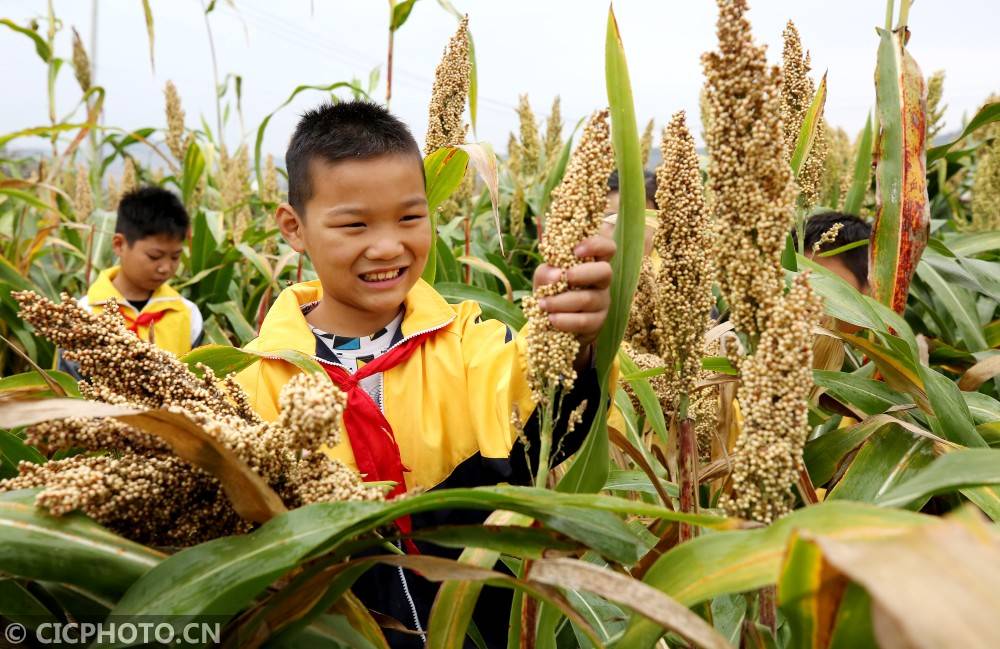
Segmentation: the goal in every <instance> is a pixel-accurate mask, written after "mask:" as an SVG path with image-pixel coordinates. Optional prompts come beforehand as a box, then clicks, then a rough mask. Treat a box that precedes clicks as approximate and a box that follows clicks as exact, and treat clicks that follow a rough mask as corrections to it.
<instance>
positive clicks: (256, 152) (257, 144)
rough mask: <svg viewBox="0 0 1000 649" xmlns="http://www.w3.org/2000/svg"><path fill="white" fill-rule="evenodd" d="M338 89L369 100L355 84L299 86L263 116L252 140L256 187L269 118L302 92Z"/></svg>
mask: <svg viewBox="0 0 1000 649" xmlns="http://www.w3.org/2000/svg"><path fill="white" fill-rule="evenodd" d="M339 88H348V89H350V90H351V91H352V92H356V93H359V94H360V95H361V96H362V97H365V98H369V97H368V93H366V92H365V91H364V90H362V89H361V88H359V87H358V86H356V85H355V84H352V83H348V82H346V81H338V82H336V83H331V84H329V85H325V86H312V85H301V86H296V87H295V90H293V91H292V94H290V95H289V96H288V99H286V100H285V101H284V102H282V103H281V105H280V106H278V107H277V108H275V109H274V110H272V111H271V112H270V113H268V114H267V115H265V116H264V119H262V120H261V122H260V126H258V127H257V137H256V139H255V140H254V144H253V160H254V174H255V175H256V176H257V186H258V187H263V186H264V176H263V174H262V173H261V170H260V167H261V155H260V153H261V147H262V146H263V144H264V131H265V130H266V129H267V125H268V123H269V122H270V121H271V118H272V117H274V116H275V114H277V113H278V111H280V110H281V109H282V108H284V107H285V106H287V105H288V104H290V103H292V101H293V100H294V99H295V98H296V97H297V96H298V94H299V93H300V92H304V91H306V90H318V91H320V92H323V93H331V92H333V91H334V90H337V89H339Z"/></svg>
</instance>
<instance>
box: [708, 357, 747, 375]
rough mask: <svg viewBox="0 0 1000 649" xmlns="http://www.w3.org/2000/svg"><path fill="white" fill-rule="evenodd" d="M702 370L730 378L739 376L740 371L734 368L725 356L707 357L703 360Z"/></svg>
mask: <svg viewBox="0 0 1000 649" xmlns="http://www.w3.org/2000/svg"><path fill="white" fill-rule="evenodd" d="M701 369H703V370H707V371H709V372H717V373H719V374H728V375H729V376H739V370H737V369H736V368H735V367H733V364H732V363H731V362H729V359H728V358H726V357H725V356H705V357H703V358H702V359H701Z"/></svg>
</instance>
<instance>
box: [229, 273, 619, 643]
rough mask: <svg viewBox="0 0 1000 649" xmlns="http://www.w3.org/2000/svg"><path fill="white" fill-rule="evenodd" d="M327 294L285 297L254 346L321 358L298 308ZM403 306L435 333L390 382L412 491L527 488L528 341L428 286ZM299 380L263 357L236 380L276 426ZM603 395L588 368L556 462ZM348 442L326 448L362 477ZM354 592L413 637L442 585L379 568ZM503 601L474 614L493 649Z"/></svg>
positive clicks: (389, 412) (406, 332)
mask: <svg viewBox="0 0 1000 649" xmlns="http://www.w3.org/2000/svg"><path fill="white" fill-rule="evenodd" d="M321 295H322V289H321V287H320V285H319V282H305V283H301V284H296V285H294V286H291V287H289V288H287V289H285V290H284V291H282V292H281V294H280V295H279V296H278V299H277V300H276V301H275V303H274V305H273V306H272V307H271V309H270V311H269V312H268V314H267V316H266V317H265V319H264V322H263V324H262V326H261V329H260V334H259V337H258V338H257V339H255V340H254V341H252V342H251V343H250V344H249V345H247V349H250V350H253V351H255V352H260V353H263V354H264V355H266V354H267V353H268V352H276V351H278V350H284V349H294V350H298V351H300V352H303V353H306V354H310V355H315V354H316V338H315V336H314V335H313V333H312V330H311V329H310V327H309V324H308V323H307V322H306V320H305V316H303V314H302V307H303V305H307V304H310V303H312V302H315V301H316V300H318V299H319V298H320V297H321ZM404 309H405V311H404V315H403V321H402V325H401V329H402V334H403V340H407V339H409V338H411V337H413V336H416V335H418V334H421V333H424V332H427V331H436V332H437V333H435V335H433V336H431V337H430V338H429V339H428V340H427V341H426V342H424V343H423V345H422V346H421V347H420V348H419V349H418V350H417V351H416V352H415V353H414V354H413V355H412V356H411V357H410V358H408V359H407V360H406V361H404V362H403V363H401V364H400V365H398V366H396V367H394V368H392V369H389V370H387V371H386V372H384V373H383V375H382V403H381V407H382V411H383V414H384V415H385V417H386V419H387V420H388V421H389V424H390V425H391V426H392V430H393V433H394V435H395V438H396V442H397V444H398V445H399V450H400V455H401V456H402V460H403V464H405V465H406V466H407V467H409V469H410V472H409V473H407V474H406V476H405V480H406V486H407V489H414V488H419V489H432V488H437V487H440V488H443V487H470V486H483V485H491V484H497V483H499V482H509V483H512V484H530V482H531V475H532V470H533V468H534V467H535V466H537V457H538V455H537V454H538V443H537V436H538V435H537V430H538V426H537V422H536V419H535V417H534V416H533V413H534V408H535V404H534V402H533V401H532V399H531V393H530V390H529V389H528V384H527V378H526V376H527V374H526V372H527V367H526V354H525V349H526V343H525V339H524V335H523V334H519V335H518V334H515V333H514V332H513V331H511V329H510V328H508V327H507V326H506V325H504V324H503V323H501V322H499V321H496V320H484V319H483V318H482V313H481V310H480V307H479V305H478V304H477V303H476V302H472V301H467V302H462V303H460V304H456V305H452V304H449V303H448V302H446V301H445V300H444V298H443V297H441V295H440V294H439V293H438V292H437V291H435V290H434V289H433V288H432V287H431V286H430V285H428V284H427V283H425V282H424V281H423V280H420V281H418V282H417V284H416V285H415V286H414V287H413V288H412V289H411V290H410V293H409V294H408V295H407V297H406V301H405V303H404ZM317 360H320V361H321V362H322V359H317ZM299 371H300V370H298V368H296V367H295V366H294V365H292V364H291V363H288V362H286V361H283V360H280V359H278V358H276V357H275V358H273V359H271V358H266V357H265V358H264V359H263V360H261V361H260V362H258V363H256V364H254V365H252V366H251V367H249V368H247V369H246V370H244V371H243V372H241V373H240V374H239V375H237V377H236V380H237V381H238V382H239V383H240V385H241V386H242V387H243V388H244V390H246V392H247V394H248V395H249V396H250V400H251V403H252V404H253V406H254V408H255V409H256V410H257V412H258V413H259V414H260V415H261V416H262V417H263V418H265V419H269V420H273V419H274V418H276V417H277V414H278V395H279V393H280V392H281V388H282V387H283V386H284V385H285V383H286V382H287V381H288V380H289V379H290V378H291V377H292V376H293V375H294V374H296V373H297V372H299ZM599 394H600V393H599V387H598V381H597V377H596V372H595V371H593V370H592V369H591V370H588V371H587V372H583V373H582V375H581V376H580V377H579V378H578V380H577V382H576V388H575V389H574V390H573V392H572V393H570V394H568V395H566V396H565V397H564V399H563V404H562V408H561V411H562V412H563V413H565V414H566V415H568V413H570V412H572V411H573V410H574V409H575V408H576V407H577V406H578V405H579V404H580V403H582V402H583V401H584V400H587V406H586V411H585V414H584V422H583V423H582V424H580V425H578V426H576V427H575V429H574V431H573V432H572V433H570V434H569V435H565V434H564V431H565V429H566V426H565V421H561V422H558V424H557V427H556V433H555V434H556V436H557V439H558V440H560V441H559V442H558V443H555V444H553V447H554V448H558V449H560V450H559V454H558V456H556V457H553V465H554V464H555V463H556V462H559V461H561V460H562V459H564V458H565V457H566V456H568V455H569V454H572V453H573V452H575V451H576V449H577V448H579V446H580V443H581V442H582V441H583V436H584V435H585V434H586V432H587V430H588V429H589V422H590V420H592V419H593V417H594V415H595V413H596V411H597V406H598V402H599ZM515 409H516V410H517V411H518V412H519V413H520V418H521V421H522V422H524V432H525V438H526V440H527V449H525V445H524V440H523V439H521V438H519V437H518V436H517V434H516V433H515V431H514V428H513V427H512V425H511V413H512V412H514V411H515ZM341 440H342V441H341V443H340V444H338V445H337V446H336V447H334V448H324V449H323V451H324V452H326V453H328V454H329V455H330V456H331V457H334V458H337V459H339V460H341V461H343V462H344V463H345V464H347V465H348V466H351V467H354V468H356V463H355V461H354V454H353V452H352V450H351V447H350V442H349V441H348V439H347V435H346V434H342V435H341ZM529 458H530V459H529ZM529 462H530V466H529ZM484 518H485V514H484V513H482V512H470V511H454V510H445V511H436V512H430V513H427V514H422V515H417V516H414V517H413V525H414V528H415V529H419V528H422V527H430V526H438V525H452V524H475V523H481V522H482V521H483V519H484ZM420 549H421V551H422V552H425V553H427V554H435V555H438V556H450V557H454V556H457V554H458V552H457V551H449V550H444V549H441V548H438V547H436V546H431V545H426V544H420ZM491 590H492V589H491ZM355 592H356V593H357V594H358V596H359V597H361V599H362V601H363V602H365V604H367V605H368V606H369V607H370V608H372V609H374V610H377V611H380V612H382V613H385V614H388V615H390V616H392V617H395V618H396V619H398V620H400V621H401V622H403V623H404V624H406V625H407V626H408V627H410V628H415V627H416V628H424V625H425V624H426V622H427V616H428V614H429V611H430V606H431V604H432V602H433V597H434V593H435V592H436V585H435V584H432V583H431V582H428V581H426V580H424V579H423V578H422V577H420V576H419V575H414V574H412V573H410V572H408V571H407V572H405V575H404V574H399V573H398V571H397V569H396V568H388V567H384V566H383V567H377V568H375V569H373V570H371V571H369V572H368V573H367V574H366V575H365V576H364V577H363V578H362V579H361V580H360V581H359V582H358V583H357V584H356V585H355ZM496 597H501V598H502V597H507V598H509V593H505V592H504V591H502V590H499V589H497V590H496V591H495V592H493V593H491V594H489V595H486V594H485V593H484V596H483V597H482V598H481V600H480V606H479V607H477V609H478V608H483V609H484V612H485V609H492V610H489V611H488V613H487V614H486V615H484V616H478V615H477V616H476V621H477V624H478V626H479V630H480V632H481V633H483V634H484V636H486V637H487V640H490V639H491V638H492V637H496V638H497V641H498V642H499V639H500V638H503V642H504V643H505V642H506V624H507V620H506V613H504V614H503V615H501V616H499V617H502V618H503V619H502V620H501V619H499V617H498V615H497V611H498V610H500V609H498V608H496V606H497V605H498V603H497V602H496V600H495V598H496ZM503 610H508V609H503ZM417 622H419V625H420V626H419V627H418V626H417ZM494 623H496V624H494ZM494 627H495V628H494ZM389 634H390V635H391V636H392V637H391V638H389V639H390V642H391V644H392V646H393V647H408V646H414V647H420V646H423V644H422V641H421V640H420V636H417V635H409V636H408V635H405V634H400V633H394V632H389ZM387 637H388V636H387ZM489 646H493V644H492V643H491V644H489Z"/></svg>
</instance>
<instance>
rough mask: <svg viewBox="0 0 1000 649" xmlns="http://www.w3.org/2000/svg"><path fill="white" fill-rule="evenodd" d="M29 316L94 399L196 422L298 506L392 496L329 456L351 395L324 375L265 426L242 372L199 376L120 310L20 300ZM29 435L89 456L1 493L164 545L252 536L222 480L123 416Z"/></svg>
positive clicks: (30, 296)
mask: <svg viewBox="0 0 1000 649" xmlns="http://www.w3.org/2000/svg"><path fill="white" fill-rule="evenodd" d="M14 295H15V298H16V299H17V300H18V302H19V303H20V304H21V312H20V316H21V317H22V318H24V319H25V320H26V321H28V322H30V323H31V324H32V325H33V326H34V327H35V329H36V330H37V331H38V332H39V333H40V334H41V335H43V336H45V337H46V338H49V339H50V340H51V341H52V342H53V343H55V344H56V345H58V346H59V347H60V348H61V349H62V350H63V351H64V354H65V357H66V358H67V359H68V360H71V361H74V362H76V363H78V364H79V367H80V373H81V374H82V375H83V376H85V377H87V378H86V380H85V381H83V382H81V383H80V390H81V393H82V394H83V395H84V396H85V397H86V398H87V399H89V400H92V401H99V402H104V403H110V404H114V405H120V406H126V407H132V408H135V409H138V410H149V409H165V410H169V411H171V412H175V413H179V414H183V415H185V416H186V417H187V418H189V419H190V420H191V421H193V422H194V423H195V424H197V425H198V426H200V427H201V428H202V429H203V430H204V431H205V432H207V433H208V434H209V435H210V436H212V437H213V438H215V439H216V440H218V441H219V442H221V443H222V444H223V445H224V446H225V447H227V448H229V449H230V450H231V451H232V452H233V453H234V454H235V455H236V456H237V457H238V458H239V459H240V460H242V461H243V462H245V463H246V464H247V466H248V467H249V468H250V469H251V470H253V471H254V472H255V473H257V474H258V475H259V476H260V477H261V478H263V480H264V481H265V482H266V483H267V484H269V485H270V486H271V487H272V488H273V489H274V490H275V492H276V493H277V494H278V496H279V497H280V498H281V499H282V501H283V502H284V504H285V505H286V506H287V507H290V508H294V507H299V506H301V505H305V504H308V503H312V502H321V501H336V500H366V499H378V498H380V497H381V496H380V492H379V491H378V490H377V489H375V488H373V487H369V486H366V485H364V484H363V483H362V482H361V479H360V477H359V476H358V474H357V473H356V472H354V471H352V470H350V469H348V468H347V467H346V466H344V465H343V464H341V463H340V462H338V461H336V460H331V459H330V458H328V457H327V456H326V455H325V454H324V453H322V452H319V450H318V449H319V448H320V446H322V445H324V444H326V445H331V446H332V445H334V444H337V443H338V441H339V439H340V420H341V415H342V414H343V408H344V395H343V393H341V392H340V391H339V390H337V388H336V387H335V386H334V385H333V384H332V383H331V382H330V381H329V380H328V379H327V378H326V377H325V376H322V375H311V374H309V375H307V374H301V375H297V376H296V377H294V378H293V379H292V380H291V381H290V382H289V383H288V385H287V386H286V387H285V388H284V390H283V391H282V393H281V397H280V405H281V414H280V416H279V418H278V420H277V421H275V422H264V421H262V420H261V419H260V418H259V417H258V416H257V415H256V414H255V413H254V412H253V410H252V409H251V407H250V404H249V401H248V399H247V396H246V394H245V393H244V392H243V391H242V390H241V389H240V388H239V386H237V385H236V383H235V382H234V381H233V380H232V378H231V377H226V378H225V379H224V380H222V381H221V382H219V381H218V380H217V379H216V377H215V376H214V374H213V373H212V372H211V370H209V369H208V368H206V367H204V366H202V368H201V369H202V370H203V371H204V377H203V378H199V377H198V376H196V375H195V374H194V373H192V372H191V371H190V370H189V369H188V367H187V366H186V365H185V364H184V363H182V362H181V361H179V360H178V359H177V358H175V357H174V356H173V355H171V354H170V353H169V352H166V351H163V350H161V349H159V348H158V347H156V346H155V345H153V344H151V343H149V342H146V341H142V340H139V339H138V338H136V336H135V335H134V334H133V333H131V332H130V331H128V330H127V329H126V328H125V321H124V319H123V318H122V316H121V315H120V314H119V312H118V310H117V309H116V308H114V305H112V304H109V305H108V306H109V307H110V308H108V309H106V310H105V311H104V312H103V313H101V314H99V315H95V314H92V313H89V312H87V311H85V310H83V309H82V308H81V307H79V306H78V305H77V304H76V302H74V301H73V300H72V299H70V298H69V297H67V296H64V298H63V301H62V303H60V304H57V303H54V302H51V301H49V300H47V299H45V298H42V297H40V296H38V295H37V294H35V293H31V292H18V293H15V294H14ZM26 439H27V441H28V442H29V443H32V444H34V445H36V446H38V447H39V448H42V449H44V450H47V451H49V452H54V451H58V450H68V449H70V448H76V449H83V450H84V451H85V453H83V454H80V455H74V456H72V457H69V458H66V459H63V460H55V461H50V462H47V463H45V464H42V465H35V464H31V463H28V462H22V463H21V464H20V466H19V467H18V468H19V470H20V472H21V474H20V475H19V476H17V477H15V478H12V479H9V480H4V481H2V482H0V490H2V491H9V490H13V489H24V488H32V487H42V488H43V491H42V492H41V493H40V494H39V496H38V498H37V503H38V505H39V506H41V507H44V508H47V509H48V510H49V511H50V512H51V513H52V514H55V515H61V514H65V513H67V512H69V511H72V510H75V509H81V510H83V511H84V512H85V513H87V514H88V515H90V516H91V517H93V518H95V519H96V520H98V521H99V522H101V523H103V524H105V525H107V526H108V527H110V528H112V529H114V530H115V531H117V532H119V533H121V534H122V535H124V536H128V537H129V538H133V539H135V540H139V541H142V542H145V543H154V544H159V545H191V544H195V543H199V542H201V541H204V540H207V539H210V538H214V537H217V536H222V535H226V534H232V533H239V532H245V531H248V530H249V529H250V528H251V527H252V524H251V523H250V522H248V521H244V520H242V519H241V518H240V517H239V516H238V515H237V513H236V512H235V510H234V509H233V508H232V506H231V505H230V504H229V502H228V501H227V499H226V497H225V494H224V493H223V490H222V488H221V485H220V484H219V482H218V481H217V480H216V479H215V478H213V477H212V476H211V475H209V474H208V473H206V472H205V471H202V470H201V469H198V468H195V467H193V466H191V465H189V464H187V463H186V462H184V461H182V460H180V459H179V458H177V457H176V456H174V455H173V454H172V453H171V451H170V448H169V447H168V446H167V445H166V444H165V443H164V442H163V441H161V440H160V439H159V438H158V437H155V436H154V435H151V434H150V433H147V432H145V431H143V430H140V429H138V428H135V427H133V426H130V425H127V424H124V423H122V422H119V421H116V420H111V419H97V418H88V417H75V418H70V419H61V420H52V421H47V422H44V423H40V424H36V425H34V426H32V427H30V428H29V429H28V430H27V434H26Z"/></svg>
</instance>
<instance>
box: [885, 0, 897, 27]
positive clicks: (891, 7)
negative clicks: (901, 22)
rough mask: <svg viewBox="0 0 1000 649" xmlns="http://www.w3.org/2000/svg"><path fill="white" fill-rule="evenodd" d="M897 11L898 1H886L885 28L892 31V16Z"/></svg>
mask: <svg viewBox="0 0 1000 649" xmlns="http://www.w3.org/2000/svg"><path fill="white" fill-rule="evenodd" d="M895 10H896V0H885V28H886V29H892V14H893V13H894V12H895Z"/></svg>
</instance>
